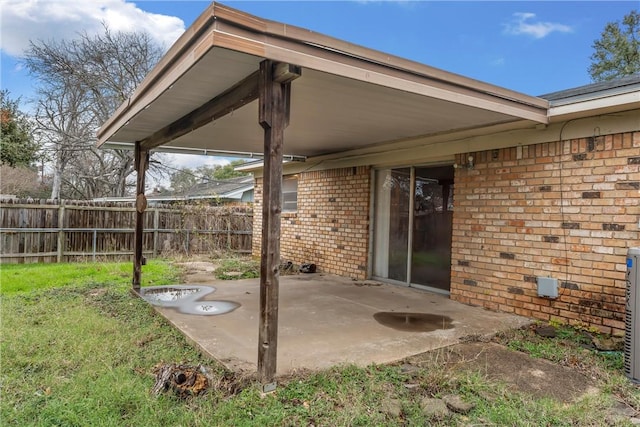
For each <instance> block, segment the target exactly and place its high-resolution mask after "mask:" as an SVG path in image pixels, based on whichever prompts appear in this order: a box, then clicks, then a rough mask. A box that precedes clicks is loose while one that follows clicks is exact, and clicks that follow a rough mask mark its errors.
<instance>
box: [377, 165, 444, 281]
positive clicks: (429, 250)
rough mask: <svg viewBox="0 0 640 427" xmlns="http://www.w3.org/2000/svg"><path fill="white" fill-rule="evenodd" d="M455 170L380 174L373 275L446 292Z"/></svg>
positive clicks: (422, 169)
mask: <svg viewBox="0 0 640 427" xmlns="http://www.w3.org/2000/svg"><path fill="white" fill-rule="evenodd" d="M452 190H453V167H451V166H445V167H429V168H426V167H407V168H397V169H381V170H377V171H376V192H375V230H374V260H373V274H374V276H375V277H378V278H381V279H387V280H389V281H393V282H397V283H401V284H404V285H408V286H413V285H417V286H420V287H427V288H430V289H433V290H436V291H442V292H448V291H449V288H450V279H451V276H450V275H451V231H452V213H453V198H452V194H453V191H452Z"/></svg>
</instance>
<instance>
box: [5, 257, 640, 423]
mask: <svg viewBox="0 0 640 427" xmlns="http://www.w3.org/2000/svg"><path fill="white" fill-rule="evenodd" d="M130 273H131V264H129V263H126V264H117V263H116V264H111V263H110V264H99V263H97V264H59V265H55V264H51V265H10V266H5V265H3V266H2V267H1V276H0V280H1V296H2V323H1V330H0V332H1V335H0V350H1V353H0V355H1V358H2V359H1V367H0V368H1V393H2V397H1V399H0V417H1V418H0V425H2V426H309V425H315V426H320V425H323V426H372V425H375V426H424V425H446V426H449V425H461V426H468V425H519V426H538V425H554V426H555V425H558V426H563V425H566V426H574V425H585V426H587V425H593V426H599V425H605V424H603V423H606V422H608V421H610V420H609V419H608V418H607V412H606V408H607V407H608V406H610V405H611V404H612V402H613V401H614V398H615V399H618V400H620V399H623V400H624V401H625V402H627V403H628V404H631V405H636V407H639V406H640V399H639V398H638V394H637V389H636V388H634V387H633V386H630V383H629V382H628V381H626V380H625V379H624V377H623V376H622V374H621V372H620V369H619V366H618V364H616V363H610V364H606V363H603V362H602V361H600V359H599V358H598V356H596V355H588V354H587V355H585V353H584V352H580V349H579V347H578V345H577V343H575V344H576V345H573V344H574V343H573V341H572V340H571V339H567V340H563V341H562V343H563V344H562V345H558V346H556V349H555V350H549V349H547V348H546V347H543V348H544V352H540V353H541V354H542V355H543V357H546V356H544V355H545V354H547V353H551V355H552V356H550V357H549V358H551V359H559V360H560V359H562V357H563V356H562V355H565V356H566V358H568V357H569V356H570V355H572V354H573V352H575V353H576V354H580V355H581V357H582V358H583V359H582V360H583V361H584V362H585V363H588V364H591V368H590V369H593V370H592V371H589V372H590V373H591V374H594V375H596V374H597V377H598V381H599V385H600V387H601V390H602V391H601V393H600V394H597V395H594V396H591V397H589V398H586V399H585V400H583V401H580V402H577V403H575V404H571V405H564V404H560V403H558V402H554V401H551V400H549V399H535V398H533V397H530V396H526V395H521V394H518V393H514V392H511V391H509V390H507V389H506V388H505V387H504V386H503V385H502V384H500V383H496V382H492V381H489V380H487V379H486V378H484V377H482V376H481V375H479V374H474V373H458V372H451V371H447V370H445V369H442V368H441V367H439V366H438V365H437V364H435V365H432V366H426V367H421V368H420V369H419V370H418V371H416V372H413V373H411V374H409V373H404V372H403V371H402V369H401V366H400V365H390V366H385V365H374V366H369V367H366V368H358V367H355V366H340V367H335V368H332V369H328V370H325V371H321V372H316V373H299V374H296V375H293V376H290V377H287V378H283V379H281V380H280V385H279V387H278V389H277V391H276V392H275V393H272V394H269V395H267V396H261V395H260V393H259V387H258V385H257V384H255V383H250V384H249V386H248V387H246V388H244V389H243V390H242V391H240V392H239V393H237V394H233V395H230V394H229V393H226V392H225V391H224V390H221V389H220V390H211V391H210V392H208V393H207V394H205V395H203V396H197V397H191V398H188V399H186V400H183V399H180V398H178V397H177V396H173V395H171V394H162V395H160V396H159V397H156V396H154V395H152V394H151V393H150V391H151V389H152V387H153V384H154V383H155V377H154V375H153V370H154V366H156V365H157V364H160V363H186V364H194V365H195V364H206V365H208V366H210V367H211V368H212V370H213V372H214V375H218V376H221V375H223V373H224V369H223V368H222V367H221V366H219V365H216V364H215V363H214V362H212V361H210V360H206V359H204V358H203V357H202V356H201V355H200V353H199V352H198V351H197V349H195V348H194V347H193V346H191V345H190V344H189V343H188V342H187V341H186V340H185V338H184V337H183V336H182V335H181V334H180V333H178V332H176V330H174V329H173V328H172V327H171V326H170V325H169V324H168V323H167V322H166V321H165V320H164V319H163V318H162V317H161V316H159V315H157V314H156V313H155V312H154V310H153V309H152V308H151V307H150V306H149V305H148V304H146V303H145V302H144V301H142V300H140V299H137V298H134V297H132V296H131V294H130V293H129V287H130V285H129V283H130ZM143 273H144V274H143V280H144V284H145V285H151V284H153V285H158V284H168V283H178V281H179V277H180V271H178V270H176V269H175V268H173V267H172V266H171V264H169V263H166V262H160V261H152V262H150V263H149V265H147V266H145V267H143ZM502 339H504V340H505V342H506V343H507V344H508V343H509V342H513V343H516V344H517V345H518V346H520V347H522V348H524V349H526V348H529V347H527V346H525V345H522V343H523V342H527V343H529V342H531V343H533V344H531V346H533V347H531V346H530V347H531V348H530V350H532V352H535V351H536V348H540V346H542V343H539V345H538V347H536V341H535V339H530V337H528V336H527V335H526V333H525V332H520V331H518V332H514V333H513V335H511V336H508V337H503V338H502ZM544 345H548V344H544ZM447 393H456V394H459V395H460V396H462V397H463V398H464V399H465V400H467V401H470V402H473V403H474V404H475V405H476V407H475V409H474V410H473V411H472V412H470V413H469V414H467V415H461V414H455V415H449V416H447V417H446V418H444V419H431V420H429V419H425V417H424V415H423V414H422V411H421V409H420V402H421V400H422V399H423V398H425V397H431V396H441V395H443V394H447ZM487 396H492V397H491V398H487ZM634 399H635V400H634ZM389 401H393V402H396V403H397V405H398V406H399V408H400V411H401V413H400V415H398V414H393V413H390V412H389V411H386V410H384V407H386V406H388V402H389ZM391 412H392V411H391ZM620 425H625V424H624V423H621V424H620Z"/></svg>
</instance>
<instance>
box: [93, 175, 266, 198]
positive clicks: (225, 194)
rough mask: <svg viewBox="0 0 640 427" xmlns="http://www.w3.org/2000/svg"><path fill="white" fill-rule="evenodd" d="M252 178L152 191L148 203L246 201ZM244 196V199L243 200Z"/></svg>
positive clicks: (210, 181) (251, 187)
mask: <svg viewBox="0 0 640 427" xmlns="http://www.w3.org/2000/svg"><path fill="white" fill-rule="evenodd" d="M253 186H254V182H253V177H252V176H243V177H238V178H231V179H227V180H209V181H207V182H201V183H198V184H196V185H194V186H193V187H191V188H190V189H188V190H183V191H170V190H165V191H153V192H151V193H148V194H147V195H146V196H147V201H148V202H157V203H162V202H172V201H176V200H203V199H216V200H220V201H246V195H247V193H248V192H252V191H253ZM243 196H244V199H243ZM96 200H97V201H106V202H113V201H122V202H126V201H131V202H132V201H134V200H135V197H133V196H131V197H105V198H100V199H96Z"/></svg>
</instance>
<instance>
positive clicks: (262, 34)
mask: <svg viewBox="0 0 640 427" xmlns="http://www.w3.org/2000/svg"><path fill="white" fill-rule="evenodd" d="M215 47H221V48H225V49H231V50H235V51H238V52H241V53H245V54H248V55H254V56H258V57H262V58H268V59H272V60H275V61H282V62H289V63H293V64H296V65H299V66H302V67H303V68H304V67H308V68H313V69H317V70H319V71H323V72H328V73H332V74H338V75H342V76H345V77H348V78H352V79H356V80H361V81H366V82H370V83H374V84H379V85H382V86H388V87H395V88H397V89H400V90H404V91H408V92H414V93H418V94H421V95H425V96H429V97H433V98H437V99H446V100H449V101H453V102H457V103H460V104H464V105H472V106H474V107H478V108H485V109H488V110H492V111H496V112H501V113H504V114H508V115H511V116H513V117H514V118H515V119H527V120H533V121H536V122H539V123H546V122H547V120H548V119H547V114H546V113H547V108H548V105H549V104H548V101H546V100H544V99H541V98H537V97H533V96H528V95H524V94H521V93H518V92H515V91H511V90H508V89H504V88H501V87H498V86H493V85H490V84H488V83H484V82H479V81H477V80H473V79H469V78H466V77H463V76H459V75H456V74H452V73H448V72H446V71H443V70H439V69H436V68H433V67H429V66H426V65H424V64H419V63H416V62H413V61H409V60H406V59H403V58H399V57H396V56H392V55H388V54H384V53H382V52H378V51H375V50H372V49H368V48H364V47H360V46H357V45H353V44H351V43H348V42H344V41H341V40H338V39H335V38H332V37H328V36H324V35H320V34H318V33H314V32H312V31H308V30H305V29H302V28H298V27H295V26H290V25H286V24H281V23H278V22H274V21H269V20H265V19H262V18H258V17H255V16H252V15H249V14H247V13H244V12H241V11H238V10H235V9H232V8H229V7H227V6H224V5H221V4H216V3H212V4H211V5H210V6H209V7H208V8H207V9H206V10H205V12H204V13H203V14H202V15H201V16H200V17H199V18H197V19H196V21H195V22H194V24H193V25H192V26H191V27H189V29H188V30H187V31H186V32H185V33H184V34H183V35H182V36H181V37H180V38H179V39H178V41H177V42H176V43H175V44H174V45H173V46H172V47H171V49H169V51H168V52H167V54H166V55H165V56H164V57H163V58H162V60H161V61H160V62H159V63H158V65H157V66H156V67H154V69H153V70H152V72H151V73H150V74H149V75H148V76H147V77H146V78H145V79H144V81H143V82H142V83H141V84H140V86H139V87H138V89H137V90H136V91H135V92H134V94H133V95H132V96H131V97H130V98H129V99H128V100H127V101H126V102H125V103H123V104H122V105H121V106H120V107H119V108H118V110H117V111H116V112H115V113H114V114H113V115H112V116H111V117H110V118H109V119H108V120H107V121H106V122H105V123H104V125H103V126H102V127H101V128H100V130H99V131H98V145H99V146H101V145H103V144H104V143H105V142H107V141H109V140H110V138H112V136H113V135H114V134H115V133H116V132H117V131H118V129H120V128H121V127H122V126H125V125H126V124H127V123H128V122H129V121H130V120H132V119H134V118H135V116H136V114H138V113H139V112H140V111H142V110H144V109H145V108H147V107H148V106H149V105H150V104H151V103H152V102H153V101H154V100H156V99H157V98H158V97H159V96H160V95H162V94H163V93H164V92H165V91H167V90H168V89H169V88H170V87H171V85H172V84H173V83H175V82H176V81H177V80H178V79H179V78H180V77H181V76H182V75H183V74H184V73H186V72H187V71H188V70H189V69H190V68H191V67H193V66H194V65H195V64H196V63H197V62H198V61H199V60H200V59H202V57H203V56H204V55H206V54H207V53H208V52H209V51H210V50H211V49H212V48H215ZM127 142H131V141H127Z"/></svg>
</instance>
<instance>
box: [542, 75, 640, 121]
mask: <svg viewBox="0 0 640 427" xmlns="http://www.w3.org/2000/svg"><path fill="white" fill-rule="evenodd" d="M541 98H544V99H546V100H548V101H549V122H550V123H553V122H559V121H565V120H571V119H575V118H578V117H584V116H587V115H591V116H594V115H602V114H608V113H617V112H620V111H625V110H632V109H637V108H640V74H635V75H632V76H627V77H622V78H619V79H615V80H609V81H605V82H598V83H592V84H589V85H585V86H579V87H576V88H572V89H567V90H561V91H558V92H553V93H548V94H546V95H541Z"/></svg>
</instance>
